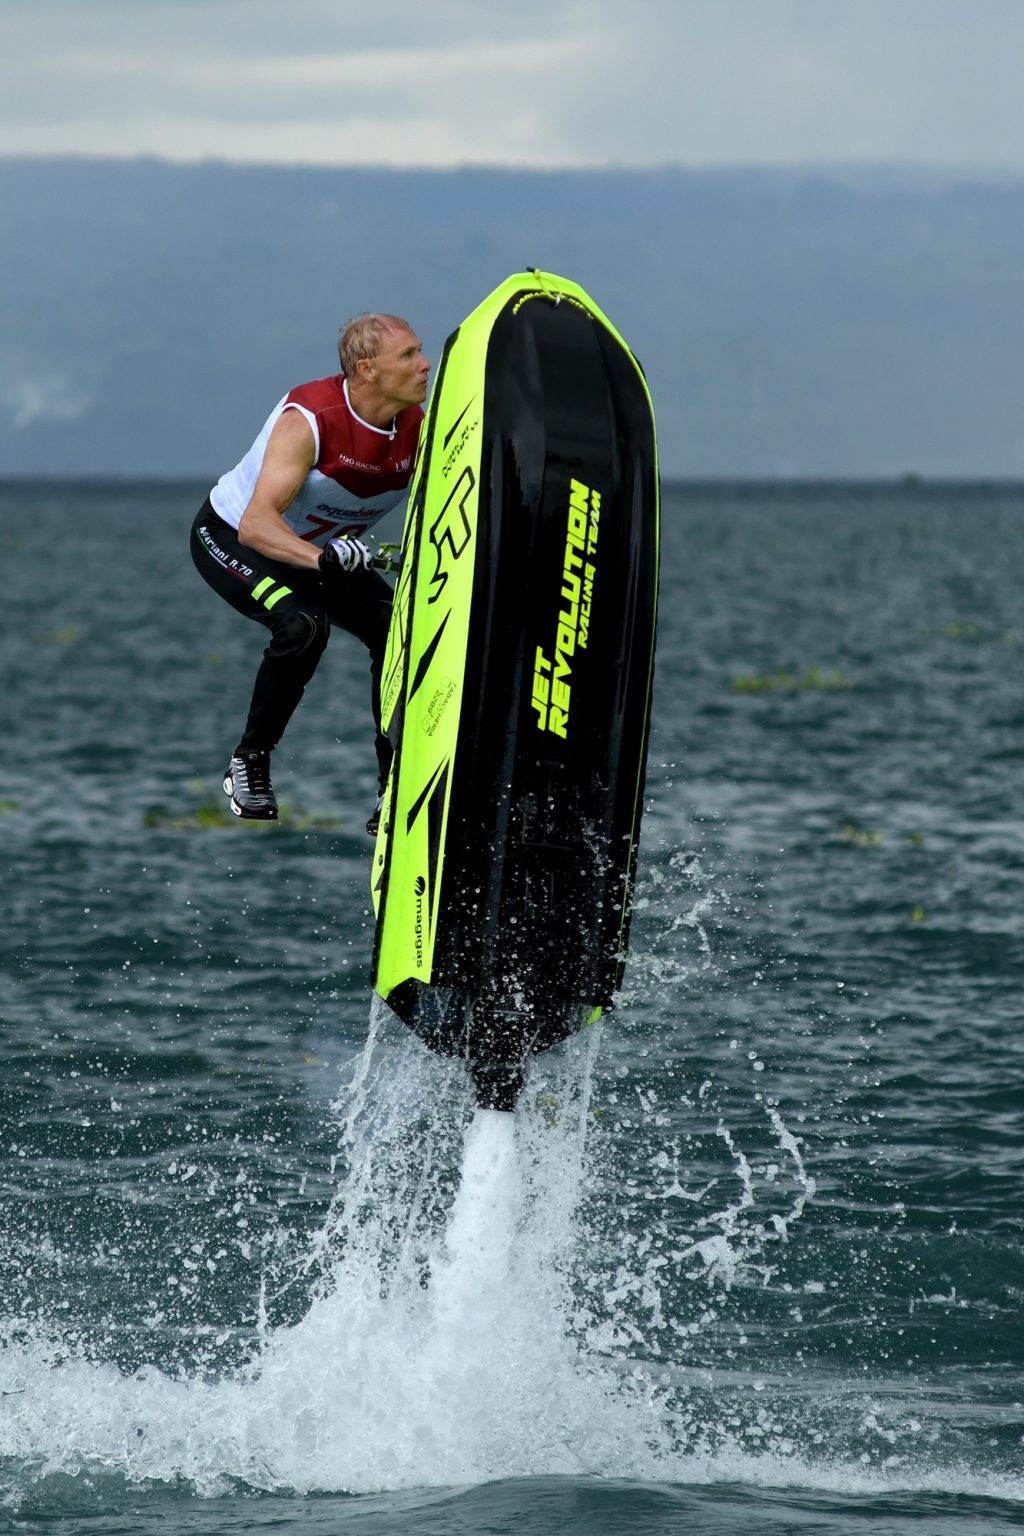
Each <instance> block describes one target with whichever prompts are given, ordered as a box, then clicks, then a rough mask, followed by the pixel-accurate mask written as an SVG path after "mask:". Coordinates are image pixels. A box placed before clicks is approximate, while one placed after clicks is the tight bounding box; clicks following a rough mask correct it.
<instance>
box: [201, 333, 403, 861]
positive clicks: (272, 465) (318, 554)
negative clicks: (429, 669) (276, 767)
mask: <svg viewBox="0 0 1024 1536" xmlns="http://www.w3.org/2000/svg"><path fill="white" fill-rule="evenodd" d="M338 353H339V357H340V359H341V367H342V372H341V373H340V374H338V375H337V376H335V377H333V378H327V379H318V380H316V381H315V382H313V383H311V384H300V385H299V387H298V388H297V389H293V390H291V391H290V392H289V393H288V394H287V395H285V397H284V399H283V400H280V401H279V402H278V404H277V405H276V406H275V407H274V409H273V410H272V411H271V413H270V416H269V417H268V419H267V421H266V422H265V424H264V426H263V430H262V431H261V432H260V435H259V437H257V439H256V441H255V442H254V443H253V445H252V447H251V448H250V449H249V452H248V453H247V454H246V455H245V457H244V458H243V459H242V460H241V462H240V463H239V464H237V465H236V466H235V468H234V469H232V470H229V471H228V473H227V474H225V475H222V476H221V478H220V479H219V480H218V482H217V484H216V485H215V486H214V488H213V490H212V491H211V492H210V495H209V497H208V498H207V500H206V501H205V502H204V504H203V506H202V507H201V508H200V510H199V515H198V516H197V518H196V520H195V523H194V524H193V529H192V539H191V549H192V559H193V560H194V562H195V565H196V568H197V570H198V571H199V574H200V575H201V576H202V577H203V579H204V581H206V582H207V583H208V584H209V585H210V586H211V587H212V588H213V590H214V591H215V592H217V593H219V595H220V596H221V597H223V598H224V599H225V600H226V601H227V602H229V603H230V604H231V606H232V608H235V609H237V611H238V612H239V613H242V614H244V615H245V616H246V618H249V619H255V620H256V621H257V622H258V623H260V624H263V625H264V626H265V627H266V628H267V629H268V630H269V631H270V642H269V644H268V645H267V648H266V650H265V651H264V653H263V662H262V665H261V666H260V669H259V671H258V673H257V675H256V685H255V687H254V689H253V695H252V703H251V705H250V707H249V715H248V718H247V720H246V722H245V729H244V730H243V732H242V735H241V738H240V740H239V742H238V745H237V746H236V747H235V749H234V751H233V752H232V754H231V761H230V763H229V765H228V768H227V770H226V772H225V774H224V792H225V794H227V795H229V796H230V797H231V809H232V810H233V811H234V812H235V814H236V815H237V816H244V817H249V818H253V819H256V820H258V821H273V820H274V819H275V818H276V816H277V799H276V797H275V795H274V790H273V787H272V785H271V782H270V754H271V752H272V751H273V750H274V748H275V747H276V746H277V744H278V742H279V741H280V739H281V736H282V733H283V732H284V729H285V726H286V725H287V724H288V721H289V720H290V719H291V716H292V714H293V712H294V710H295V707H296V705H297V704H298V702H299V700H300V699H301V698H302V694H303V691H304V690H305V687H306V684H307V683H308V682H309V680H310V678H311V677H312V676H313V673H314V672H315V670H316V667H317V663H318V662H319V660H320V657H321V656H322V655H323V652H324V648H325V646H326V645H327V639H328V636H329V634H330V630H331V626H332V625H338V626H339V627H340V628H342V629H346V630H348V632H349V633H350V634H353V635H355V636H357V638H358V639H360V640H361V641H362V642H363V644H364V645H365V646H366V647H367V649H368V650H369V653H370V676H371V686H372V699H373V718H374V722H375V724H376V727H377V731H376V750H377V765H378V777H379V783H378V791H379V793H378V800H377V806H376V808H375V810H374V812H373V815H372V816H371V817H370V820H369V821H368V822H367V831H368V832H371V833H375V832H376V830H377V823H378V820H379V816H380V792H382V791H383V788H384V782H385V779H386V777H387V770H388V764H389V762H390V756H391V749H390V747H389V746H388V743H387V742H386V740H385V739H384V737H383V736H382V735H381V730H380V701H379V683H380V674H381V669H382V666H383V660H384V645H385V640H386V638H387V630H388V620H389V616H390V611H391V599H392V592H391V588H390V587H389V585H388V583H387V582H386V581H385V580H384V578H383V577H382V576H381V575H379V574H378V572H376V571H374V570H372V569H371V568H370V552H369V550H368V549H367V547H366V545H365V544H364V543H363V542H362V537H361V536H362V535H363V534H364V533H365V532H366V530H367V529H368V528H369V527H370V526H371V525H372V524H373V523H375V522H377V521H378V519H380V518H381V517H383V516H384V514H385V513H386V512H388V511H389V510H390V509H391V508H392V507H393V506H394V505H395V504H396V503H397V502H398V501H399V500H400V499H401V496H402V492H403V491H404V490H405V488H406V487H407V485H408V484H409V481H410V479H411V478H412V472H413V467H414V464H415V459H416V447H417V443H418V440H419V431H420V423H421V422H422V420H423V410H422V404H423V401H424V399H425V398H426V394H427V375H428V374H429V372H430V364H429V363H428V361H427V359H426V358H425V357H424V356H423V349H422V347H421V344H420V342H419V339H418V338H417V337H416V336H415V335H414V333H413V332H412V330H411V329H410V327H409V326H408V325H407V324H406V322H405V321H404V320H400V319H399V318H398V317H397V316H396V315H383V314H369V315H359V316H357V318H356V319H354V320H350V321H349V323H348V324H347V325H346V326H345V327H344V329H343V330H342V333H341V337H340V340H339V342H338Z"/></svg>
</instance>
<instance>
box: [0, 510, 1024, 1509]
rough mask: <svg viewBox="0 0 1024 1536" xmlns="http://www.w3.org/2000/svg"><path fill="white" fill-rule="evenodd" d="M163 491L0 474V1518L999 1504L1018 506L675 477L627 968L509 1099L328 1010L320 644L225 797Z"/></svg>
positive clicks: (1008, 1298)
mask: <svg viewBox="0 0 1024 1536" xmlns="http://www.w3.org/2000/svg"><path fill="white" fill-rule="evenodd" d="M201 493H202V488H201V487H184V486H156V485H105V486H95V487H90V488H85V489H71V488H68V487H64V486H59V487H58V486H54V487H50V488H47V487H39V486H36V485H32V486H28V485H26V486H17V485H8V486H6V487H5V488H4V489H3V493H2V497H0V507H2V522H0V546H2V549H3V562H4V571H5V576H6V581H5V593H6V597H5V605H4V610H3V618H2V623H3V665H4V678H3V690H2V703H0V707H2V709H3V711H4V714H5V719H4V742H5V747H4V768H3V782H2V784H0V840H2V846H3V850H4V868H5V889H4V904H5V912H4V922H3V925H2V930H0V950H2V954H3V981H2V994H0V996H2V1005H3V1022H4V1047H3V1055H2V1074H0V1093H2V1099H0V1221H2V1232H3V1242H2V1251H0V1337H2V1347H0V1392H2V1394H3V1395H2V1396H0V1499H2V1505H0V1509H2V1511H3V1514H0V1520H3V1519H5V1518H6V1520H7V1521H8V1523H9V1524H10V1526H11V1527H12V1528H14V1529H34V1528H39V1529H55V1530H56V1529H59V1530H60V1531H62V1532H72V1531H73V1532H85V1531H90V1532H92V1531H103V1532H107V1531H109V1532H113V1531H131V1532H135V1531H139V1532H144V1531H146V1530H150V1529H152V1530H156V1529H157V1528H158V1527H159V1528H160V1529H161V1530H162V1531H164V1532H167V1531H178V1530H180V1531H183V1532H184V1531H189V1532H197V1533H203V1536H207V1533H214V1532H233V1531H239V1532H241V1531H257V1530H260V1529H262V1528H264V1527H266V1528H268V1529H269V1528H271V1527H273V1528H274V1529H277V1530H281V1529H285V1530H290V1531H295V1532H297V1533H298V1532H302V1533H306V1532H319V1531H325V1532H326V1531H335V1530H346V1531H348V1530H351V1531H353V1532H363V1531H365V1532H376V1531H380V1532H384V1531H387V1532H401V1531H404V1530H409V1531H416V1532H427V1533H438V1536H440V1533H448V1532H490V1531H495V1532H498V1531H511V1530H515V1531H516V1532H517V1533H520V1536H522V1533H531V1532H542V1531H543V1532H548V1531H552V1530H566V1531H577V1530H578V1531H580V1532H583V1531H587V1532H617V1531H626V1530H629V1531H633V1532H635V1531H643V1530H650V1531H670V1530H689V1529H699V1530H702V1531H713V1532H722V1533H732V1532H737V1531H739V1530H740V1529H743V1530H750V1529H754V1530H757V1531H764V1532H769V1533H776V1532H789V1531H792V1532H797V1531H799V1532H808V1531H816V1530H821V1531H825V1530H828V1531H830V1532H832V1531H835V1532H846V1531H854V1530H860V1529H863V1528H864V1525H865V1523H868V1524H869V1525H870V1528H871V1529H873V1530H877V1531H892V1532H901V1533H902V1532H904V1531H907V1532H909V1531H911V1530H913V1531H922V1530H926V1531H928V1532H929V1533H932V1532H937V1533H941V1532H946V1531H948V1532H954V1531H955V1532H957V1533H963V1532H973V1531H982V1530H984V1531H992V1530H1000V1529H1007V1530H1009V1529H1013V1528H1017V1527H1019V1526H1020V1525H1021V1524H1022V1523H1024V1439H1022V1436H1024V1408H1022V1402H1024V1328H1022V1324H1021V1320H1020V1319H1021V1298H1022V1292H1024V1261H1022V1256H1021V1241H1020V1240H1021V1217H1020V1212H1021V1209H1022V1208H1024V1205H1022V1200H1024V1154H1022V1151H1021V1109H1022V1070H1021V1069H1022V1046H1021V1038H1020V1017H1021V1014H1020V1004H1019V994H1020V983H1021V978H1022V970H1024V941H1022V928H1021V919H1020V906H1021V870H1022V864H1024V833H1022V831H1021V814H1020V812H1021V789H1020V758H1021V748H1022V744H1024V671H1022V666H1021V663H1022V659H1024V657H1022V649H1021V648H1022V645H1024V625H1022V617H1021V605H1020V592H1021V587H1022V578H1024V492H1021V491H1020V490H1018V489H1017V488H1015V487H999V486H990V487H980V486H944V487H930V486H919V485H912V484H908V485H903V486H889V487H886V486H686V487H670V488H668V491H667V494H666V499H665V552H664V555H665V558H664V572H663V588H662V619H661V627H660V632H659V649H658V664H657V677H656V692H655V714H654V728H653V732H652V743H651V765H650V773H649V782H648V794H647V804H646V813H645V821H644V833H643V841H642V846H641V858H640V879H639V884H638V891H637V902H636V911H635V916H634V925H633V944H632V955H631V960H630V964H629V967H628V969H627V974H626V980H625V986H624V991H623V995H622V997H621V998H620V999H619V1006H618V1007H617V1009H616V1010H615V1011H614V1012H613V1013H612V1014H611V1015H610V1016H609V1017H608V1019H607V1020H606V1021H605V1022H604V1023H603V1024H602V1025H601V1026H599V1027H598V1028H597V1029H594V1030H588V1031H584V1032H583V1033H582V1034H581V1035H580V1036H578V1037H576V1038H575V1039H574V1040H572V1041H570V1042H567V1043H566V1045H565V1046H563V1047H560V1048H558V1049H557V1050H555V1051H552V1052H550V1053H548V1054H547V1055H546V1056H544V1057H542V1058H538V1059H537V1061H536V1062H535V1063H534V1064H533V1068H532V1070H531V1074H530V1078H529V1081H528V1084H527V1089H526V1092H525V1093H524V1095H523V1098H522V1100H521V1103H520V1105H519V1107H518V1108H517V1111H516V1113H515V1115H514V1116H509V1115H502V1114H499V1113H496V1112H490V1113H488V1112H482V1113H480V1112H475V1111H474V1106H473V1102H472V1092H471V1089H470V1086H469V1084H468V1082H467V1080H466V1078H465V1075H464V1074H463V1072H462V1070H461V1068H460V1067H459V1066H458V1064H457V1063H452V1062H447V1061H443V1060H441V1059H439V1058H436V1057H433V1056H431V1055H429V1053H427V1052H426V1051H425V1050H423V1048H422V1047H421V1046H420V1045H419V1043H418V1042H417V1041H416V1040H415V1039H414V1038H412V1037H411V1036H410V1035H409V1034H408V1033H407V1032H405V1031H404V1030H403V1029H402V1028H401V1026H400V1025H398V1024H397V1022H396V1021H394V1020H393V1019H392V1018H391V1017H390V1016H389V1015H388V1014H387V1011H386V1010H385V1009H383V1008H382V1007H381V1006H380V1005H376V1006H371V1003H370V999H369V993H368V973H369V959H370V950H371V944H372V915H371V910H370V901H369V891H368V870H369V857H368V855H369V844H368V842H367V840H366V839H365V837H364V836H363V834H362V833H361V825H362V821H363V820H364V819H365V815H366V808H367V806H368V805H369V804H370V803H372V797H373V784H374V770H373V763H372V749H371V746H370V742H369V736H368V731H367V706H366V704H365V689H366V686H367V681H368V679H367V677H366V671H365V665H364V658H363V656H362V653H361V652H360V650H359V648H358V646H357V645H356V644H355V643H354V642H350V641H348V640H347V638H346V637H345V636H342V635H336V636H334V637H333V639H332V643H331V649H330V652H329V653H328V655H327V657H326V658H325V661H324V663H323V665H322V667H321V669H320V672H319V673H318V676H317V678H316V679H315V680H314V683H313V684H312V685H311V687H310V689H309V690H308V694H307V698H306V700H305V701H304V703H303V705H302V707H301V709H300V711H299V712H298V714H297V715H296V718H295V720H294V721H293V723H292V726H291V728H290V730H289V733H288V736H287V738H286V741H285V744H284V745H283V746H282V748H281V750H280V751H279V753H278V755H277V762H276V768H275V778H276V782H277V787H278V790H279V794H280V795H281V797H282V800H283V802H284V814H283V816H282V821H281V823H280V824H279V825H277V826H273V827H253V826H239V825H238V824H237V823H232V822H231V820H230V818H225V817H224V816H223V814H222V807H221V803H220V802H221V800H222V797H221V795H220V791H219V776H220V771H221V770H222V768H223V766H224V761H225V760H226V753H227V750H228V749H229V748H230V747H231V746H232V745H233V744H234V739H235V737H236V736H237V728H238V722H239V720H240V718H241V715H242V713H243V711H244V707H245V702H246V698H247V694H248V690H249V687H250V686H251V681H252V676H253V674H254V670H255V666H256V660H257V656H258V652H259V650H260V648H261V644H262V636H261V633H260V631H259V630H258V629H257V628H256V627H255V626H247V625H245V624H244V623H243V622H242V621H240V620H238V619H237V618H236V617H235V616H234V615H233V614H231V613H230V612H229V611H228V610H227V609H226V608H225V607H224V606H223V605H220V604H218V603H217V601H216V599H215V598H213V596H212V595H211V594H209V593H208V592H207V591H206V589H205V588H204V587H202V585H201V584H200V583H198V581H197V580H196V578H195V575H194V572H193V571H192V569H191V565H190V563H189V562H188V561H187V557H186V551H185V547H184V546H185V540H186V537H187V528H188V524H189V521H190V516H191V511H192V508H193V504H195V503H197V502H198V500H199V499H201ZM72 535H73V544H74V551H75V558H74V559H73V560H71V559H68V558H67V556H66V551H67V549H68V546H69V540H70V539H72Z"/></svg>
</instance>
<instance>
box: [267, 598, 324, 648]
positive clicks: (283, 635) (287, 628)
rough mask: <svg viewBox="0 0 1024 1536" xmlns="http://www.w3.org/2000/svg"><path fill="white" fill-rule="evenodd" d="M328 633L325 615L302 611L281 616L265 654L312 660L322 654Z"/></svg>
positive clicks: (274, 627) (274, 626) (275, 625)
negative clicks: (301, 657)
mask: <svg viewBox="0 0 1024 1536" xmlns="http://www.w3.org/2000/svg"><path fill="white" fill-rule="evenodd" d="M330 633H331V623H330V620H329V619H328V618H327V615H326V614H323V613H306V612H304V611H303V610H302V609H301V608H300V609H298V610H296V611H295V612H293V613H288V614H282V615H281V617H280V618H279V619H277V621H276V622H275V623H274V625H273V628H272V633H271V640H270V644H269V645H268V646H267V655H268V656H276V657H279V658H281V659H284V658H285V657H299V656H303V657H305V658H306V660H307V661H313V660H315V659H317V658H319V657H320V656H322V655H323V652H324V650H325V648H326V646H327V640H328V637H329V635H330Z"/></svg>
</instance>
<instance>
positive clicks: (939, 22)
mask: <svg viewBox="0 0 1024 1536" xmlns="http://www.w3.org/2000/svg"><path fill="white" fill-rule="evenodd" d="M1022 56H1024V6H1021V5H1020V3H1019V0H985V4H984V5H983V6H979V7H974V6H966V5H964V4H963V3H962V0H899V3H898V4H895V5H894V4H893V3H892V0H856V3H855V4H853V3H851V4H847V5H840V4H823V3H822V0H714V3H713V4H712V3H711V0H631V4H630V5H629V6H628V7H625V6H622V5H621V3H620V0H614V3H613V0H521V3H517V5H516V6H514V7H512V6H485V5H481V4H480V3H479V0H431V4H430V5H424V4H423V3H422V0H377V3H375V5H374V6H373V7H368V6H366V5H365V4H360V5H355V4H353V3H351V0H290V3H289V5H287V6H283V5H281V4H280V0H245V3H244V4H242V3H241V0H146V4H144V5H139V4H137V3H135V0H90V4H89V5H88V6H85V5H82V4H81V0H47V3H46V4H41V5H36V6H25V7H22V8H20V10H19V12H17V13H16V14H15V15H14V16H13V17H12V18H11V19H9V20H5V48H4V54H3V57H2V59H0V152H4V153H8V154H10V153H25V152H37V153H51V154H53V153H62V152H63V153H67V152H71V153H91V154H117V155H132V154H140V153H148V154H160V155H164V156H167V157H169V158H172V159H199V158H204V157H210V156H215V157H222V158H226V159H232V160H261V161H272V162H281V163H293V162H297V161H308V162H313V163H321V164H344V163H370V164H372V163H390V164H395V163H399V164H423V165H450V164H458V163H467V162H472V163H480V164H509V163H512V164H516V163H518V164H531V165H557V164H561V165H571V166H581V165H600V164H609V163H618V164H624V165H649V164H657V163H665V162H674V163H681V164H687V165H701V164H703V165H722V164H730V163H747V164H751V163H762V164H763V163H775V164H779V163H801V162H802V163H806V162H808V161H815V160H816V161H819V162H820V161H824V160H831V161H855V160H873V161H886V160H906V161H916V162H919V163H921V162H924V163H932V164H947V165H963V166H967V165H978V166H986V165H987V166H1007V167H1014V168H1017V169H1020V170H1024V93H1021V92H1020V90H1019V88H1018V81H1017V78H1016V76H1017V62H1018V60H1019V59H1020V58H1021V57H1022Z"/></svg>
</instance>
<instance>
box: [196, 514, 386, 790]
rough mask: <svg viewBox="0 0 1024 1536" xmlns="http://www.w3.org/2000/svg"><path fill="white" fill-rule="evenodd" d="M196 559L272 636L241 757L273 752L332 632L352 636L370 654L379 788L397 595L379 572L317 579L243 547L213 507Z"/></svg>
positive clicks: (200, 524)
mask: <svg viewBox="0 0 1024 1536" xmlns="http://www.w3.org/2000/svg"><path fill="white" fill-rule="evenodd" d="M190 547H191V550H192V559H193V561H194V563H195V567H196V570H197V571H198V572H199V574H200V576H202V578H203V580H204V581H205V582H206V583H207V584H208V585H209V586H211V587H212V588H213V590H214V591H215V592H216V593H218V594H219V595H220V596H221V597H223V598H224V599H225V601H227V602H229V603H230V604H231V606H232V608H234V609H236V610H237V611H238V612H239V613H242V614H244V615H245V617H246V618H247V619H255V620H256V622H257V623H258V624H262V625H264V626H265V627H266V628H267V629H268V630H269V631H270V643H269V644H268V646H267V648H266V650H265V651H264V652H263V661H262V664H261V665H260V669H259V671H258V672H257V674H256V685H255V687H254V689H253V694H252V703H251V704H250V706H249V716H248V719H247V720H246V722H245V730H244V731H243V732H242V737H241V740H240V741H239V743H238V747H237V748H236V750H237V751H245V752H253V751H263V752H270V751H272V750H273V748H274V747H276V746H277V743H278V742H279V741H280V739H281V736H282V735H283V733H284V729H285V726H286V725H287V724H288V721H289V720H290V719H291V717H292V715H293V713H294V712H295V708H296V706H297V704H298V703H299V700H300V699H301V698H302V695H303V693H304V691H305V687H306V684H307V683H308V682H309V680H310V678H311V677H312V676H313V673H314V672H315V671H316V668H317V663H318V662H319V660H320V657H321V656H322V655H323V653H324V649H325V647H326V645H327V640H328V636H329V635H330V632H331V626H332V625H333V624H337V625H338V626H339V628H341V629H345V630H348V632H349V634H352V635H355V636H356V637H357V638H358V639H359V640H361V641H362V642H363V644H364V645H365V646H366V648H367V650H368V651H369V653H370V680H371V689H372V693H371V699H372V709H373V719H374V724H375V726H376V739H375V746H376V750H377V765H378V770H379V778H380V785H381V787H383V784H384V780H385V779H386V777H387V771H388V765H389V763H390V761H391V747H390V746H389V744H388V742H387V741H386V740H385V738H384V737H383V735H382V734H381V729H380V677H381V671H382V669H383V665H384V645H385V642H386V640H387V633H388V621H389V619H390V615H391V600H392V592H391V588H390V586H389V585H388V583H387V582H386V581H385V580H384V578H383V576H381V575H380V574H379V572H377V571H364V570H358V571H342V572H339V573H338V574H337V575H335V576H332V577H327V578H324V577H322V576H321V575H320V573H319V571H315V570H307V569H306V568H305V567H302V566H295V565H286V564H284V562H283V561H280V560H270V559H268V558H267V556H266V555H261V554H259V553H258V552H257V551H256V550H255V549H250V548H249V546H248V545H245V544H241V543H239V539H238V532H237V530H236V529H235V528H232V526H231V524H230V523H226V522H225V521H224V519H223V518H222V517H219V516H218V515H217V513H216V512H215V511H214V510H213V507H212V506H211V504H210V501H209V499H207V500H206V501H205V502H204V503H203V505H202V507H200V509H199V514H198V516H197V517H196V520H195V522H194V523H193V525H192V535H191V540H190Z"/></svg>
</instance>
